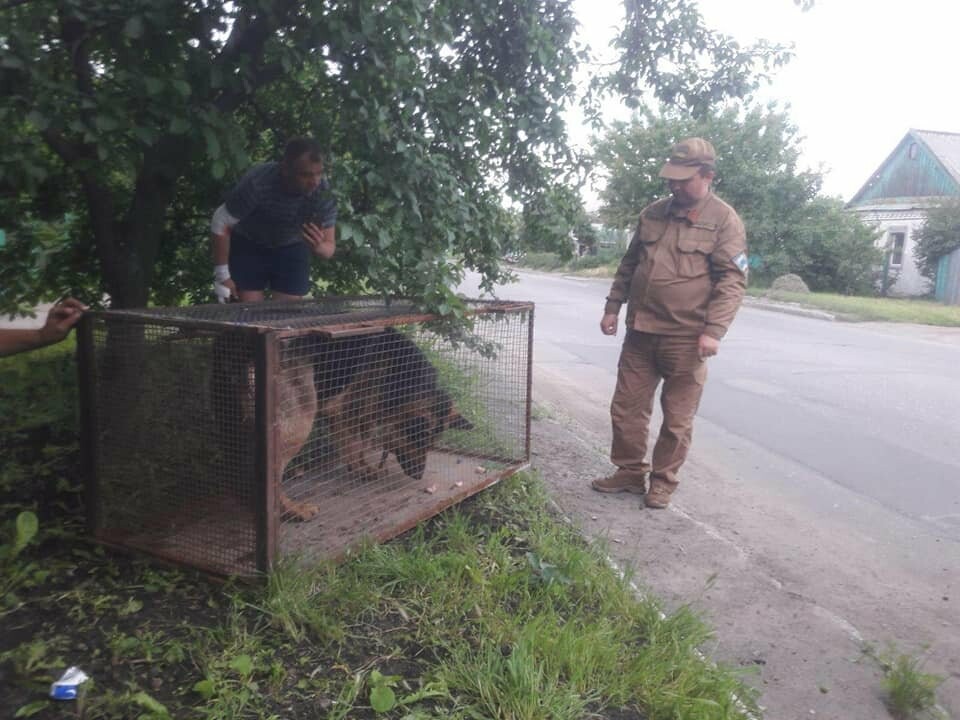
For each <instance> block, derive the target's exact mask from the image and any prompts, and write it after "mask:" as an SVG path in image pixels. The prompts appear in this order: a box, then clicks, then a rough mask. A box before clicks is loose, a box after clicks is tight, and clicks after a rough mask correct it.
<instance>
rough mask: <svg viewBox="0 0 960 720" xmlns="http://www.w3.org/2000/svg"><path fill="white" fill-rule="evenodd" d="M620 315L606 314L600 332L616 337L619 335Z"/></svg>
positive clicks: (601, 320)
mask: <svg viewBox="0 0 960 720" xmlns="http://www.w3.org/2000/svg"><path fill="white" fill-rule="evenodd" d="M618 317H620V316H619V315H614V314H613V313H604V315H603V317H602V318H601V319H600V332H602V333H603V334H604V335H616V334H617V318H618Z"/></svg>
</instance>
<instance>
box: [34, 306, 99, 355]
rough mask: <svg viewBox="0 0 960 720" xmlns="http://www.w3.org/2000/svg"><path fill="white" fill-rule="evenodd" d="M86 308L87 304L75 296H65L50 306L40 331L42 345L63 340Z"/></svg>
mask: <svg viewBox="0 0 960 720" xmlns="http://www.w3.org/2000/svg"><path fill="white" fill-rule="evenodd" d="M86 309H87V306H86V305H84V304H83V303H82V302H80V301H79V300H75V299H74V298H64V299H63V300H61V301H60V302H58V303H57V304H56V305H54V306H53V307H52V308H50V312H49V313H47V320H46V322H45V323H44V324H43V327H41V328H40V330H39V333H38V337H39V339H40V343H41V345H52V344H53V343H57V342H60V341H61V340H63V339H64V338H65V337H66V336H67V333H68V332H70V328H72V327H73V326H74V325H76V324H77V323H78V322H79V321H80V316H81V315H83V311H84V310H86Z"/></svg>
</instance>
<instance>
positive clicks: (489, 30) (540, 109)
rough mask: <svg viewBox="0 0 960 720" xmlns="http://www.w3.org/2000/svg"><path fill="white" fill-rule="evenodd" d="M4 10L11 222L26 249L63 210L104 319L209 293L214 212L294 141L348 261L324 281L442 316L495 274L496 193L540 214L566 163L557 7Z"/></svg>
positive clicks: (570, 58) (185, 4)
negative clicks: (34, 228)
mask: <svg viewBox="0 0 960 720" xmlns="http://www.w3.org/2000/svg"><path fill="white" fill-rule="evenodd" d="M0 16H2V17H3V18H4V22H3V25H4V27H5V28H6V29H5V30H4V31H2V34H0V87H2V89H3V98H4V99H3V101H2V104H0V121H2V122H3V124H4V127H5V128H10V129H11V132H9V133H5V134H4V138H3V140H0V146H2V147H0V153H2V155H3V157H4V163H3V166H2V168H0V173H2V174H0V194H2V196H3V201H2V208H0V209H2V210H3V212H4V218H3V222H4V224H5V225H6V226H7V227H8V228H11V236H13V237H15V238H21V239H22V238H23V237H29V236H30V233H29V228H27V227H25V225H24V224H23V223H20V222H18V219H17V218H25V219H30V220H31V221H39V220H46V221H51V220H53V221H58V220H62V218H63V216H64V213H65V212H70V211H72V212H73V213H74V214H75V215H76V216H77V217H78V218H81V220H80V221H79V222H77V223H76V224H75V225H74V226H73V231H74V232H75V233H76V234H75V235H74V236H73V237H72V240H71V244H72V245H73V246H74V247H77V246H80V247H86V248H89V249H90V250H91V251H92V254H93V259H94V262H93V263H91V262H90V259H89V258H87V259H86V270H87V273H88V275H89V276H90V277H93V278H96V277H98V276H99V277H100V278H102V289H103V290H105V291H106V292H108V293H109V294H110V296H111V298H112V300H113V303H114V305H115V306H119V307H129V306H140V305H144V304H146V303H147V302H148V300H149V299H150V298H151V288H153V287H154V286H157V287H159V288H160V289H161V291H160V294H161V295H165V296H169V295H171V294H175V293H170V292H168V290H169V287H170V286H171V284H172V285H173V286H178V285H179V286H180V287H179V288H178V289H180V290H187V289H188V288H189V289H192V290H193V291H198V290H199V288H198V287H197V284H198V283H199V284H201V285H202V286H206V285H207V278H206V277H205V276H206V275H208V274H209V261H206V260H205V256H206V249H205V246H206V240H205V235H206V233H205V230H204V225H205V220H206V217H207V216H208V215H209V213H210V211H211V210H212V208H213V207H215V206H216V205H217V204H218V202H219V200H220V197H221V195H222V192H223V191H224V189H225V186H226V185H228V184H229V183H230V182H231V181H232V180H233V179H234V178H236V177H237V176H238V175H239V174H240V173H241V172H242V171H243V170H244V169H246V167H247V165H248V164H249V162H250V160H251V158H253V159H257V160H262V159H270V158H272V157H275V156H276V153H277V151H278V148H279V147H281V146H282V144H283V142H284V140H285V139H286V138H287V137H288V136H289V135H292V134H307V133H310V134H314V135H316V136H318V137H320V138H322V139H324V140H325V141H326V142H327V143H328V145H329V148H330V151H331V153H332V158H331V161H330V163H329V166H330V167H331V171H332V174H333V180H334V186H335V190H336V192H337V193H338V195H339V198H340V201H341V218H342V223H341V235H340V240H341V247H342V249H343V251H342V253H341V256H340V257H339V258H338V262H336V263H331V264H329V267H326V268H324V269H323V270H321V272H320V276H321V279H325V280H326V281H327V282H329V283H331V284H332V285H333V286H334V287H335V288H340V289H345V288H356V287H357V286H358V285H363V286H365V287H366V288H367V289H374V290H378V291H381V292H390V293H405V292H411V293H414V294H416V295H418V296H420V297H423V298H425V300H426V302H427V303H428V304H432V305H433V306H435V307H436V306H439V305H442V304H443V303H444V302H445V301H449V300H451V298H452V294H451V292H450V291H449V289H448V288H449V286H450V285H451V284H452V281H453V280H455V279H456V277H457V274H458V273H459V272H462V269H463V267H471V268H474V269H477V270H479V271H480V272H481V273H482V274H483V276H484V278H485V279H486V280H487V281H488V282H492V281H494V280H496V279H497V277H498V268H497V265H496V260H495V259H496V258H497V257H498V255H499V253H498V247H497V245H498V242H497V237H498V233H499V229H500V225H501V224H502V223H501V220H500V218H501V215H502V213H500V211H499V205H500V201H501V195H502V194H503V193H506V194H508V195H509V196H511V197H515V198H517V199H518V200H520V201H521V202H529V201H531V200H532V199H533V198H535V197H536V195H537V194H538V193H539V191H540V188H541V187H544V186H548V185H549V179H550V178H551V177H552V174H553V172H554V171H555V169H556V168H557V167H558V166H560V165H562V164H563V163H564V162H565V161H566V155H565V146H564V126H563V122H562V120H561V117H560V112H561V109H562V106H563V102H564V99H565V98H566V97H567V96H568V95H570V92H571V85H570V82H571V74H572V71H573V69H574V67H575V65H576V56H575V52H574V48H573V47H572V44H571V35H572V32H573V28H574V21H573V18H572V16H571V13H570V10H569V6H568V3H567V2H565V1H563V0H540V1H539V2H490V1H488V2H470V1H467V0H437V1H435V2H427V0H398V1H397V2H392V3H386V4H381V5H373V4H366V3H334V4H329V3H323V2H319V0H311V1H309V2H293V1H292V0H240V1H237V0H234V1H232V2H226V1H223V2H207V1H201V0H130V1H129V2H123V3H121V2H116V1H115V0H63V1H62V2H59V3H58V4H57V5H56V6H55V8H53V9H51V8H50V6H49V5H47V4H45V3H33V2H19V3H16V2H15V3H6V4H5V5H4V6H3V8H2V10H0ZM12 213H16V214H17V218H14V217H13V216H12ZM12 244H13V243H11V245H12ZM452 258H457V260H456V261H453V262H451V259H452ZM61 259H62V260H64V261H66V260H67V257H66V255H64V257H62V258H61ZM72 260H74V261H75V260H76V258H72ZM185 260H191V261H192V262H191V264H190V265H189V266H184V265H182V264H181V263H183V262H184V261H185ZM184 267H186V268H187V273H186V274H187V276H189V278H190V280H189V282H184V276H183V274H182V273H181V270H183V268H184ZM194 267H197V268H201V269H202V271H198V272H197V273H194V272H193V269H194ZM40 275H42V273H40ZM194 275H195V277H194ZM325 275H326V276H325ZM324 276H325V277H324ZM4 284H5V283H4ZM36 295H37V289H36V288H34V289H33V292H32V293H28V292H26V289H24V292H23V293H21V295H20V297H19V298H16V299H11V298H4V304H5V305H10V304H11V303H14V304H15V300H17V299H18V300H25V299H26V300H29V299H35V297H36ZM153 296H154V297H156V293H154V295H153Z"/></svg>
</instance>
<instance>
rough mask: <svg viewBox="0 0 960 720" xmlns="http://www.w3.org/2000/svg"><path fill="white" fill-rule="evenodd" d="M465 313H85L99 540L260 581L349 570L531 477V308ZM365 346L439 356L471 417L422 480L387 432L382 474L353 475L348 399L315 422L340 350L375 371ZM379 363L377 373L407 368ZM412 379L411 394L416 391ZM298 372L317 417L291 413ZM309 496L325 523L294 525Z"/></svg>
mask: <svg viewBox="0 0 960 720" xmlns="http://www.w3.org/2000/svg"><path fill="white" fill-rule="evenodd" d="M467 306H468V316H469V318H470V320H471V323H472V326H471V328H470V329H469V330H463V329H462V328H460V329H458V328H457V327H454V326H450V325H448V324H444V323H442V322H441V321H440V319H439V318H438V317H437V316H435V315H430V314H426V313H423V312H421V311H419V310H417V308H416V307H415V305H414V304H413V303H412V302H410V301H407V300H396V299H394V300H390V301H384V300H381V299H377V298H371V297H333V298H325V299H320V300H304V301H298V302H270V303H232V304H226V305H200V306H192V307H179V308H148V309H141V310H106V311H100V312H93V313H88V314H86V315H85V316H84V318H83V320H82V322H81V324H80V326H79V332H78V347H77V352H78V372H79V376H80V408H81V452H82V462H83V472H84V476H85V478H86V499H87V512H88V527H89V529H90V531H91V532H92V534H93V535H94V536H95V537H96V538H97V539H98V540H99V541H100V542H102V543H104V544H106V545H109V546H112V547H116V548H119V549H124V550H133V551H137V552H143V553H146V554H149V555H152V556H155V557H157V558H160V559H162V560H165V561H171V562H173V563H175V564H180V565H187V566H191V567H195V568H198V569H201V570H203V571H206V572H211V573H214V574H217V575H236V576H254V575H258V574H261V573H264V572H266V571H269V569H270V568H271V567H272V566H273V565H274V563H276V562H277V561H278V560H279V559H281V558H284V557H288V556H295V557H298V558H307V559H333V560H340V559H343V558H344V557H345V556H346V555H347V554H349V552H350V551H351V550H352V549H353V548H356V547H358V546H359V545H360V544H362V543H364V542H369V541H374V542H383V541H386V540H388V539H390V538H392V537H395V536H396V535H398V534H400V533H402V532H404V531H406V530H409V529H410V528H412V527H414V526H415V525H417V524H418V523H420V522H422V521H423V520H425V519H427V518H429V517H432V516H433V515H435V514H437V513H439V512H441V511H442V510H444V509H445V508H447V507H449V506H451V505H453V504H455V503H457V502H460V501H461V500H463V499H465V498H467V497H469V496H471V495H473V494H475V493H477V492H479V491H481V490H483V489H484V488H486V487H488V486H490V485H492V484H494V483H496V482H498V481H499V480H500V479H502V478H505V477H507V476H509V475H511V474H513V473H514V472H517V471H518V470H520V469H523V468H525V467H526V466H527V465H528V463H529V460H530V410H531V387H532V380H531V378H532V362H533V316H534V306H533V303H530V302H512V301H498V300H469V301H467ZM365 338H375V339H376V342H377V343H379V345H380V346H383V345H384V343H385V342H386V341H387V340H390V341H396V342H397V343H399V342H401V341H402V343H403V347H405V348H407V350H406V351H405V352H407V353H408V354H409V353H413V354H415V355H416V356H417V357H418V358H420V359H422V360H425V361H426V362H420V365H419V366H418V367H420V371H421V372H423V373H425V374H427V375H429V376H430V377H431V378H432V377H434V372H433V371H432V370H429V368H430V367H433V368H434V369H435V370H437V372H436V379H435V384H436V385H437V387H442V388H444V389H443V395H444V397H447V396H451V397H452V398H453V400H454V401H455V403H457V404H459V405H461V406H462V407H460V408H459V411H460V412H461V413H462V414H463V416H464V417H466V418H468V419H469V420H470V421H471V422H468V423H467V424H468V425H469V426H470V428H469V429H466V430H459V429H458V430H453V429H450V428H451V427H452V426H451V425H450V424H449V423H448V424H447V427H446V428H444V427H443V426H442V424H441V427H440V428H439V429H438V430H437V431H436V434H435V435H434V436H431V438H433V439H431V440H430V442H431V443H433V444H431V445H429V452H428V453H427V458H428V461H427V467H426V468H425V469H424V467H423V466H422V465H421V467H420V468H418V470H419V472H420V473H421V474H422V477H416V478H415V477H411V476H408V474H406V473H407V465H406V464H404V465H403V468H402V469H401V468H400V465H398V464H397V462H396V461H394V460H390V461H389V462H388V461H387V458H388V453H389V451H391V450H393V451H394V452H395V453H396V458H397V460H398V461H401V463H402V460H401V455H402V453H401V451H400V450H398V449H397V447H398V446H399V443H400V442H401V441H400V440H397V439H396V438H394V437H393V436H394V435H397V434H398V432H400V433H401V434H402V432H401V431H403V428H400V430H397V428H396V427H393V428H392V429H390V430H385V429H383V428H382V427H377V428H374V429H373V430H372V431H371V433H372V434H373V435H374V436H375V437H376V438H379V442H380V443H381V446H380V448H379V450H378V449H376V448H375V449H373V450H371V451H370V452H371V453H372V455H371V457H372V460H371V461H370V464H369V465H367V464H364V465H363V466H364V467H368V466H369V467H375V466H376V462H377V458H378V457H379V466H378V467H379V468H382V469H381V470H376V471H375V472H376V473H379V475H377V477H378V478H380V479H373V480H371V479H370V478H365V479H363V480H356V481H355V480H348V479H346V478H347V476H348V473H347V471H346V470H344V466H343V465H342V464H338V463H342V459H341V460H336V459H331V458H332V457H333V456H334V455H336V453H333V452H332V451H331V449H330V447H329V446H330V441H331V438H330V437H328V436H329V435H330V432H331V430H330V428H332V427H333V424H332V423H328V422H327V421H326V420H325V419H324V418H325V417H327V416H329V415H335V414H336V413H339V412H341V409H340V408H341V406H342V405H343V402H342V401H339V400H337V398H340V397H342V396H337V398H335V400H337V401H338V402H340V405H337V404H336V402H330V403H328V404H327V405H324V404H323V403H322V402H321V403H320V407H321V408H322V409H324V411H325V412H326V415H324V412H321V411H318V412H317V413H316V414H315V416H311V415H310V413H311V412H313V406H312V405H310V403H313V402H316V399H315V398H316V397H318V396H320V395H321V394H322V391H321V388H323V387H324V386H325V385H326V384H329V383H328V381H325V380H323V379H322V378H321V369H323V368H324V367H325V366H327V365H330V364H331V363H332V361H331V360H329V359H326V358H325V356H323V355H322V353H323V352H327V351H328V349H329V348H330V347H333V346H337V347H341V348H342V350H341V352H340V356H339V357H338V360H337V362H338V363H340V365H342V366H345V365H349V364H350V363H357V362H360V357H359V356H360V355H361V354H362V352H363V350H362V349H361V350H358V349H357V348H363V347H365V345H364V343H365V342H366V340H364V339H365ZM346 342H349V343H353V345H350V346H347V345H344V344H343V343H346ZM338 343H340V345H337V344H338ZM367 344H368V345H369V344H370V343H367ZM414 346H415V347H416V348H417V349H415V350H410V349H409V348H410V347H414ZM393 353H394V355H395V354H396V351H393ZM224 367H227V368H228V371H224ZM366 367H374V365H370V364H369V363H368V365H367V366H366ZM375 367H376V368H377V370H376V372H374V373H371V372H367V375H370V374H374V375H379V376H382V375H383V374H384V373H388V372H395V371H393V370H389V369H387V370H384V369H382V368H383V367H384V365H383V363H381V364H379V365H376V366H375ZM237 368H240V369H239V370H237ZM296 368H300V369H299V370H298V369H296ZM304 368H306V369H304ZM424 368H427V369H426V370H424ZM438 368H439V369H438ZM404 372H407V373H408V374H407V375H405V376H404V377H403V378H399V379H398V383H400V384H401V385H402V384H410V383H411V382H412V380H411V379H410V378H411V377H412V376H410V375H409V372H408V371H404ZM291 377H299V378H300V381H301V387H302V386H303V385H304V384H306V383H309V386H310V390H309V391H303V390H301V393H302V395H301V397H307V400H306V401H305V402H306V404H307V406H308V407H307V409H306V410H304V409H301V408H297V407H286V406H284V407H281V404H282V403H288V402H289V398H290V397H291V391H290V388H291V387H293V386H294V385H293V382H292V381H291V379H290V378H291ZM224 378H227V379H228V380H229V382H227V384H225V383H224V381H223V379H224ZM237 378H240V380H239V383H238V382H235V381H236V379H237ZM314 381H315V382H314ZM230 383H233V384H230ZM354 385H355V386H356V387H354V389H353V390H352V393H353V397H354V398H355V399H356V398H359V400H355V404H356V402H361V403H362V402H363V398H364V393H368V391H367V390H365V389H364V387H361V386H359V385H357V384H356V382H354ZM402 390H403V388H401V389H399V390H398V389H394V390H391V391H390V392H391V393H393V396H395V395H396V393H398V392H401V391H402ZM369 392H370V393H373V392H375V391H373V390H370V391H369ZM303 393H305V394H303ZM311 393H312V394H313V395H314V399H310V398H309V397H308V396H309V395H310V394H311ZM380 393H381V395H383V390H382V387H381V390H380ZM368 394H369V393H368ZM393 396H391V397H393ZM448 404H449V403H448ZM422 405H423V403H422V402H421V403H420V404H419V405H418V407H420V406H422ZM328 407H334V408H335V410H329V409H328ZM378 407H379V406H378ZM445 407H446V406H445ZM465 408H466V410H465ZM298 412H299V413H300V417H301V418H302V419H303V418H305V419H304V420H303V422H301V425H304V424H305V427H304V428H303V430H302V434H303V435H306V434H307V433H309V438H308V440H307V441H306V442H305V443H304V444H303V445H302V447H299V448H296V450H294V449H292V448H291V449H290V450H289V451H288V450H286V449H285V445H284V443H285V442H287V441H286V435H285V434H284V433H285V432H286V431H285V430H284V428H283V427H282V426H283V424H284V422H286V421H287V420H288V419H289V417H296V413H298ZM376 412H383V413H385V412H387V411H386V410H383V408H382V407H380V408H379V409H378V410H377V411H376ZM392 412H394V415H396V411H395V410H394V411H392ZM322 415H323V416H324V417H321V416H322ZM288 416H289V417H288ZM377 422H378V421H371V422H368V423H367V426H369V427H367V429H368V430H369V429H370V428H371V427H373V426H375V425H377ZM418 422H425V421H423V420H422V419H418ZM380 424H381V425H383V424H384V423H380ZM399 424H402V423H401V421H399V420H396V421H395V422H394V425H395V426H398V425H399ZM365 427H366V426H365ZM390 433H393V435H391V434H390ZM390 438H392V439H390ZM335 445H336V443H335ZM342 445H343V443H342V442H341V443H340V444H339V446H342ZM381 451H382V456H381V455H380V453H381ZM284 453H286V455H292V457H286V456H285V455H284ZM341 454H342V452H341ZM293 457H295V458H296V460H295V461H294V460H293ZM359 462H361V463H363V462H364V461H363V460H360V461H359ZM285 470H286V474H285ZM413 474H414V475H416V471H414V473H413ZM292 476H296V477H292ZM350 477H352V476H350ZM291 478H292V479H291ZM303 493H306V494H307V495H309V494H310V493H312V496H310V497H309V499H310V501H311V503H310V507H312V508H316V509H317V513H316V516H315V517H307V516H305V515H304V516H301V517H294V518H290V517H289V516H287V515H285V512H288V511H289V506H288V504H287V502H286V501H287V498H288V496H291V497H292V496H293V495H295V494H296V495H302V494H303Z"/></svg>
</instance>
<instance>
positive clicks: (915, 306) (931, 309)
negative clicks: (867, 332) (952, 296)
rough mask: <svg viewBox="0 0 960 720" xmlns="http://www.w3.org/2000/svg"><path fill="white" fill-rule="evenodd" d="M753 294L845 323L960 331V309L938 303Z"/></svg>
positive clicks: (831, 295) (769, 292)
mask: <svg viewBox="0 0 960 720" xmlns="http://www.w3.org/2000/svg"><path fill="white" fill-rule="evenodd" d="M750 294H751V295H754V296H758V297H767V298H770V299H771V300H778V301H783V302H793V303H799V304H800V305H803V306H805V307H812V308H816V309H818V310H826V311H828V312H833V313H837V314H839V315H841V316H843V318H844V319H846V320H859V321H870V320H872V321H882V322H895V323H918V324H921V325H941V326H944V327H960V306H957V305H944V304H942V303H938V302H936V301H935V300H928V299H913V298H911V299H907V298H880V297H861V296H853V295H837V294H835V293H786V292H780V291H776V292H774V291H770V290H751V292H750Z"/></svg>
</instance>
